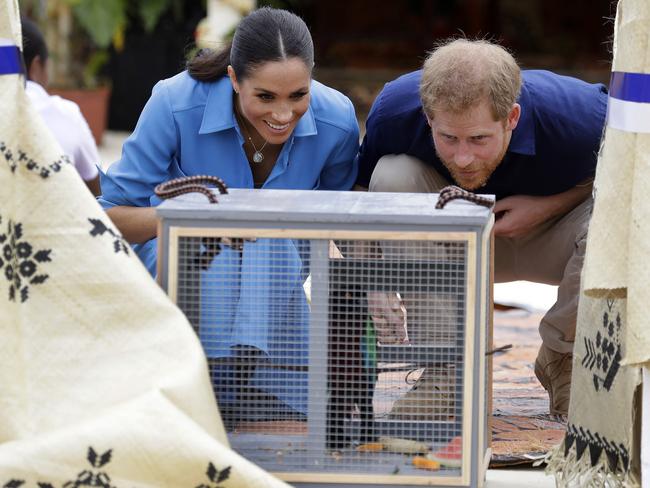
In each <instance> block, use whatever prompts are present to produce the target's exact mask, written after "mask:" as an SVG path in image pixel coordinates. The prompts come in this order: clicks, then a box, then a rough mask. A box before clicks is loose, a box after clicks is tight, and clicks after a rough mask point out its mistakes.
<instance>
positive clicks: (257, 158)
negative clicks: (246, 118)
mask: <svg viewBox="0 0 650 488" xmlns="http://www.w3.org/2000/svg"><path fill="white" fill-rule="evenodd" d="M235 117H237V122H239V125H240V126H241V127H242V129H244V132H246V137H247V138H248V142H250V143H251V146H253V149H254V150H255V152H254V153H253V162H254V163H257V164H259V163H261V162H262V161H264V154H262V151H263V150H264V148H265V147H266V145H267V144H268V142H269V141H267V140H266V139H264V144H262V147H260V148H259V149H257V147H255V143H254V142H253V138H252V137H251V135H250V132H248V129H247V128H246V124H244V122H243V121H242V120H241V119H240V118H239V115H238V114H237V112H235Z"/></svg>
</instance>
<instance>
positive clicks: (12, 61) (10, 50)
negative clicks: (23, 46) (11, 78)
mask: <svg viewBox="0 0 650 488" xmlns="http://www.w3.org/2000/svg"><path fill="white" fill-rule="evenodd" d="M23 73H25V68H24V65H23V57H22V56H21V55H20V49H18V46H0V75H18V74H23Z"/></svg>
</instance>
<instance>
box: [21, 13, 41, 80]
mask: <svg viewBox="0 0 650 488" xmlns="http://www.w3.org/2000/svg"><path fill="white" fill-rule="evenodd" d="M20 24H21V28H22V31H23V57H24V58H25V66H26V67H27V69H29V67H30V66H31V65H32V61H34V58H35V57H36V56H40V58H41V61H45V60H46V59H47V56H48V53H47V45H46V44H45V39H44V38H43V34H41V30H40V29H39V28H38V26H37V25H36V23H35V22H34V21H32V20H30V19H28V18H27V17H21V18H20Z"/></svg>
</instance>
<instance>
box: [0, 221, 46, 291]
mask: <svg viewBox="0 0 650 488" xmlns="http://www.w3.org/2000/svg"><path fill="white" fill-rule="evenodd" d="M4 229H5V228H4V226H3V218H2V215H0V249H2V254H0V272H1V273H3V274H4V277H5V278H6V280H7V281H8V282H9V300H10V301H12V302H20V303H23V302H25V301H26V300H27V299H28V298H29V290H30V288H29V286H30V285H41V284H43V283H45V281H46V280H47V279H48V278H49V275H48V274H45V273H39V272H38V271H39V268H38V266H39V264H43V263H47V262H50V261H52V259H51V257H50V254H51V253H52V250H51V249H35V248H34V246H33V245H32V244H31V243H30V242H29V241H28V240H27V239H26V238H25V236H24V234H23V224H22V223H20V222H14V221H12V220H11V219H9V220H7V224H6V230H4Z"/></svg>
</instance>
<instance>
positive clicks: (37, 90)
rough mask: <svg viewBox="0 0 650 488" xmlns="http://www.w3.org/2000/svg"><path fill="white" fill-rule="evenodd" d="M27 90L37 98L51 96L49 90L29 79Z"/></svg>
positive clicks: (26, 85)
mask: <svg viewBox="0 0 650 488" xmlns="http://www.w3.org/2000/svg"><path fill="white" fill-rule="evenodd" d="M25 90H26V91H27V93H29V95H30V96H32V97H34V99H36V100H45V99H47V98H48V97H49V95H48V94H47V91H45V88H43V87H42V86H41V85H39V84H38V83H36V82H35V81H30V80H27V83H26V84H25Z"/></svg>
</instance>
